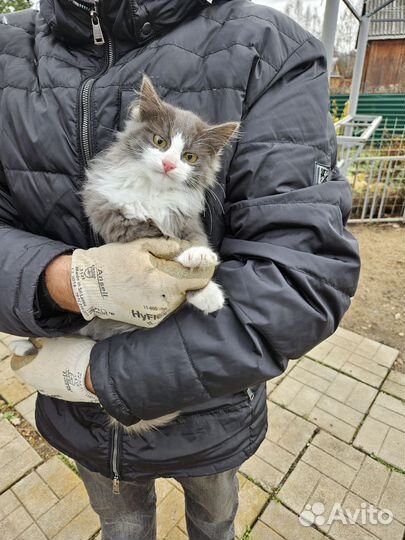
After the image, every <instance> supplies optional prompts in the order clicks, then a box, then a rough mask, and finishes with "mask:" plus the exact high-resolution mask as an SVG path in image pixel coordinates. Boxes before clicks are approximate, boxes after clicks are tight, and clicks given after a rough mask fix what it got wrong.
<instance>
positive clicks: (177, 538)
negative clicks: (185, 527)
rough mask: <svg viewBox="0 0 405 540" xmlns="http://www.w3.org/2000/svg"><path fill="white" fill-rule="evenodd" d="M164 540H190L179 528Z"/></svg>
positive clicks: (173, 530) (175, 528)
mask: <svg viewBox="0 0 405 540" xmlns="http://www.w3.org/2000/svg"><path fill="white" fill-rule="evenodd" d="M164 540H188V536H187V535H186V534H185V533H184V532H183V531H182V530H181V529H179V528H178V527H174V529H172V530H171V531H170V532H169V534H168V535H167V536H166V538H165V539H164Z"/></svg>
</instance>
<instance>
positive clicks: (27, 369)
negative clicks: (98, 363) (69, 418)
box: [10, 336, 99, 403]
mask: <svg viewBox="0 0 405 540" xmlns="http://www.w3.org/2000/svg"><path fill="white" fill-rule="evenodd" d="M94 344H95V341H93V340H92V339H89V338H84V337H76V336H69V337H57V338H52V339H49V338H33V339H30V340H29V341H28V340H24V341H14V342H12V343H11V344H10V348H11V349H12V350H13V351H14V355H13V356H12V358H11V368H12V369H13V371H14V372H15V374H16V375H17V376H18V377H19V378H21V379H22V380H23V381H24V382H25V383H27V384H29V385H30V386H32V387H34V388H36V389H37V390H38V392H40V393H41V394H44V395H46V396H51V397H54V398H58V399H63V400H65V401H80V402H89V403H99V400H98V398H97V396H95V395H94V394H92V393H91V392H89V391H88V390H87V388H86V386H85V376H86V370H87V366H88V365H89V360H90V352H91V349H92V348H93V345H94Z"/></svg>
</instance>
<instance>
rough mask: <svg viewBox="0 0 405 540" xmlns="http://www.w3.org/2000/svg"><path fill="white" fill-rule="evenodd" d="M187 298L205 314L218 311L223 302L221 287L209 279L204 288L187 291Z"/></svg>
mask: <svg viewBox="0 0 405 540" xmlns="http://www.w3.org/2000/svg"><path fill="white" fill-rule="evenodd" d="M187 300H188V302H189V303H190V304H192V305H193V306H194V307H196V308H197V309H199V310H201V311H203V312H204V313H205V314H208V313H213V312H214V311H218V310H219V309H222V308H223V307H224V304H225V296H224V293H223V292H222V289H221V287H220V286H219V285H217V284H216V283H214V282H213V281H210V282H209V283H208V285H207V286H206V287H204V289H201V290H199V291H190V292H188V293H187Z"/></svg>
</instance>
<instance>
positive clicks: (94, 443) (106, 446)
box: [0, 0, 359, 480]
mask: <svg viewBox="0 0 405 540" xmlns="http://www.w3.org/2000/svg"><path fill="white" fill-rule="evenodd" d="M99 19H100V23H101V30H102V33H103V37H104V40H105V44H104V45H95V44H94V41H93V33H92V25H91V17H90V14H89V8H88V7H87V6H86V4H81V2H80V1H79V0H77V1H75V2H73V1H72V0H43V1H42V3H41V11H40V13H37V12H35V11H33V10H28V11H25V12H21V13H15V14H12V15H7V16H3V17H0V87H1V88H0V162H1V169H0V186H1V192H0V246H1V247H0V292H1V306H0V330H1V331H3V332H9V333H12V334H17V335H27V336H58V335H61V334H65V333H71V332H74V331H75V330H77V329H78V328H80V326H82V325H83V324H84V321H83V320H82V319H81V317H79V316H76V315H71V314H68V313H64V312H56V311H55V312H52V310H50V311H48V310H46V309H44V307H43V302H42V301H41V298H40V294H39V292H38V291H39V285H38V284H39V282H40V278H41V275H42V273H43V270H44V268H45V267H46V266H47V264H48V263H49V262H50V261H51V260H52V259H54V258H55V257H57V256H58V255H60V254H62V253H66V252H69V251H71V250H73V249H74V248H75V247H81V248H88V247H90V246H92V245H94V236H93V234H92V232H91V230H90V228H89V226H88V223H87V222H86V219H85V218H84V214H83V210H82V206H81V202H80V196H79V194H78V192H79V190H80V186H81V184H82V182H83V177H84V170H85V166H86V163H87V162H88V160H89V158H90V157H91V156H93V155H94V154H96V153H97V152H99V151H101V150H103V149H104V148H105V147H106V146H107V145H108V144H109V143H110V142H111V141H112V139H113V136H114V135H113V132H114V131H115V130H120V129H122V127H123V124H124V121H125V118H126V114H127V110H128V105H129V103H130V102H131V100H132V99H133V90H134V88H137V87H138V85H139V83H140V80H141V77H142V74H143V73H144V72H146V73H147V74H148V75H149V76H150V77H151V78H152V80H153V82H154V84H155V86H156V87H157V89H158V91H159V93H160V95H161V96H162V97H163V98H164V99H166V100H168V101H169V102H171V103H173V104H175V105H178V106H182V107H183V108H186V109H191V110H193V111H195V112H197V113H198V114H199V115H201V116H202V117H203V118H204V119H205V120H207V121H209V122H216V123H218V122H225V121H229V120H241V121H242V132H243V135H242V137H241V139H240V140H239V141H237V142H234V143H233V144H232V145H231V146H229V148H228V149H227V151H226V152H225V154H224V159H223V167H222V170H221V172H220V174H219V175H218V185H217V187H216V190H215V196H211V197H208V199H207V209H206V212H205V217H204V219H205V225H206V229H207V232H208V234H209V237H210V239H211V242H212V245H213V246H214V248H215V249H217V250H218V252H219V254H220V257H221V260H222V263H221V265H220V267H219V269H218V272H217V280H218V282H220V283H221V284H222V285H223V287H224V289H225V291H226V295H227V298H228V302H227V305H226V307H225V308H224V309H222V310H221V311H219V312H218V313H216V314H213V315H210V316H204V315H202V314H201V313H200V312H198V311H197V310H194V309H192V308H190V307H184V309H182V310H181V311H179V312H177V313H176V314H175V315H173V316H171V317H170V318H169V319H168V320H166V321H165V322H163V323H162V324H161V325H160V326H159V327H157V328H155V329H154V330H152V331H139V332H135V333H130V334H126V335H120V336H114V337H112V338H111V339H108V340H106V341H103V342H100V343H98V344H97V345H96V346H95V347H94V348H93V351H92V355H91V373H92V378H93V384H94V387H95V389H96V392H97V395H98V397H99V398H100V401H101V404H102V406H103V407H99V406H98V405H93V404H74V403H67V402H64V401H60V400H56V399H52V398H50V397H46V396H42V395H40V396H39V397H38V400H37V411H36V419H37V424H38V428H39V430H40V432H41V433H42V435H43V436H44V437H45V438H46V439H47V440H48V441H50V443H51V444H52V445H54V446H55V447H56V448H58V449H60V450H61V451H62V452H64V453H65V454H67V455H69V456H71V457H72V458H74V459H76V460H78V461H79V462H80V463H82V464H83V465H85V466H86V467H88V468H89V469H91V470H95V471H99V472H101V473H102V474H103V475H105V476H110V477H114V476H115V477H117V476H120V477H122V478H123V479H125V480H130V479H134V478H140V477H156V476H174V477H176V476H177V477H179V476H187V475H205V474H210V473H215V472H219V471H222V470H226V469H229V468H231V467H235V466H237V465H240V464H241V463H242V462H243V461H244V460H246V459H247V458H248V457H249V456H250V455H251V454H253V453H254V452H255V451H256V449H257V448H258V446H259V445H260V443H261V441H262V440H263V438H264V436H265V432H266V428H267V414H266V392H265V381H266V380H268V379H271V378H273V377H275V376H277V375H280V374H281V373H282V372H283V370H284V369H285V368H286V365H287V362H288V359H291V358H298V357H300V356H301V355H303V354H304V353H305V352H307V351H308V350H309V349H311V348H312V347H314V346H315V345H316V344H318V343H319V342H320V341H322V340H323V339H325V338H326V337H327V336H329V335H330V334H331V333H333V332H334V330H335V329H336V327H337V325H338V323H339V321H340V320H341V318H342V316H343V314H344V313H345V311H346V310H347V308H348V307H349V304H350V297H351V296H352V295H353V294H354V292H355V288H356V285H357V280H358V272H359V259H358V250H357V244H356V241H355V240H354V239H353V237H352V236H351V234H350V233H349V232H348V231H347V230H346V228H345V224H346V221H347V218H348V215H349V212H350V207H351V192H350V188H349V186H348V184H347V182H346V180H345V179H344V178H343V177H342V175H341V174H340V173H339V171H338V169H337V168H336V139H335V135H334V130H333V125H332V122H331V118H330V115H329V112H328V110H329V95H328V79H327V74H326V65H325V57H324V50H323V46H322V45H321V43H320V42H319V41H317V40H316V39H315V38H314V37H313V36H312V35H310V34H308V33H307V32H306V31H304V30H303V29H302V28H301V27H300V26H298V25H297V24H295V23H294V22H293V21H292V20H291V19H289V18H288V17H286V16H285V15H282V14H281V13H279V12H277V11H275V10H273V9H271V8H268V7H264V6H259V5H256V4H252V3H251V2H249V1H247V0H228V1H216V2H214V3H213V4H212V5H211V3H210V2H206V1H205V0H188V1H187V2H184V1H183V0H153V1H151V0H139V1H135V0H111V1H110V2H106V1H102V0H100V2H99ZM96 37H97V36H96ZM56 360H57V359H55V361H56ZM103 408H104V409H105V410H106V411H108V413H110V414H111V415H113V416H114V417H116V418H118V419H119V420H120V421H121V422H122V423H124V424H130V423H131V422H132V421H133V419H134V418H144V419H150V418H154V417H156V416H161V415H164V414H167V413H170V412H172V411H175V410H179V409H181V410H182V411H183V414H182V415H181V416H180V417H179V418H178V419H177V420H176V421H174V422H172V423H171V424H169V425H167V426H166V427H164V428H163V429H161V430H159V431H155V432H151V433H146V434H143V435H141V436H137V437H129V436H127V435H125V434H124V433H122V431H121V430H116V431H111V430H110V429H109V428H108V426H107V417H106V414H105V412H104V410H103Z"/></svg>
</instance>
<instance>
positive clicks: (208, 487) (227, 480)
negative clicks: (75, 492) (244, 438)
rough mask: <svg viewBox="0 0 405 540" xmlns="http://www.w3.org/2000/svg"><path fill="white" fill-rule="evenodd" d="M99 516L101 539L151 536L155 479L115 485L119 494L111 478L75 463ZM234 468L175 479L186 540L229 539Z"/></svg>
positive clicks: (234, 495)
mask: <svg viewBox="0 0 405 540" xmlns="http://www.w3.org/2000/svg"><path fill="white" fill-rule="evenodd" d="M77 467H78V469H79V473H80V476H81V478H82V480H83V482H84V485H85V486H86V489H87V492H88V494H89V497H90V504H91V506H92V507H93V509H94V511H95V512H97V514H98V515H99V517H100V522H101V530H102V540H156V493H155V482H154V481H153V480H149V481H146V482H123V481H121V483H120V494H119V495H116V494H114V493H113V491H112V480H110V479H108V478H106V477H105V476H102V475H101V474H98V473H94V472H91V471H89V470H88V469H86V468H85V467H83V466H82V465H79V464H77ZM237 471H238V468H236V469H231V470H229V471H225V472H222V473H219V474H213V475H209V476H199V477H189V478H178V479H177V480H178V482H179V483H180V484H181V485H182V486H183V489H184V494H185V503H186V522H187V530H188V534H189V538H190V540H219V539H220V540H234V538H235V530H234V519H235V515H236V511H237V509H238V492H239V483H238V478H237V476H236V473H237Z"/></svg>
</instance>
